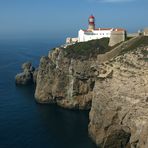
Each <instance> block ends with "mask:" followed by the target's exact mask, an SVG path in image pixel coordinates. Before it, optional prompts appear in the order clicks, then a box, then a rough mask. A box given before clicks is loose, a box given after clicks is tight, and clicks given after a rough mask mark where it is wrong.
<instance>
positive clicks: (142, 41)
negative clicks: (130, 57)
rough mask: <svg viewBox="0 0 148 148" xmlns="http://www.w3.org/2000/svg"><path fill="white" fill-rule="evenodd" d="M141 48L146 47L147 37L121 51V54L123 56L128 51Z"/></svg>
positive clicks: (147, 43) (147, 44)
mask: <svg viewBox="0 0 148 148" xmlns="http://www.w3.org/2000/svg"><path fill="white" fill-rule="evenodd" d="M142 46H148V37H147V36H142V37H141V38H140V39H139V40H138V41H137V42H135V43H134V44H132V45H131V46H130V47H128V48H126V49H125V50H124V51H122V52H121V54H124V53H126V52H128V51H132V50H136V49H137V48H138V47H142Z"/></svg>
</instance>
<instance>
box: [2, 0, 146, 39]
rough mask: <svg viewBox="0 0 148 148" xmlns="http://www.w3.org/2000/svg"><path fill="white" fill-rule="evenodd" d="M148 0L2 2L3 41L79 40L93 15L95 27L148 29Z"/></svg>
mask: <svg viewBox="0 0 148 148" xmlns="http://www.w3.org/2000/svg"><path fill="white" fill-rule="evenodd" d="M147 6H148V0H0V38H17V37H19V38H20V37H22V38H23V37H24V38H25V37H26V38H27V37H33V38H37V37H40V38H44V37H50V38H54V39H56V38H57V39H58V38H62V37H66V36H72V37H75V36H77V32H78V30H79V29H81V28H82V29H86V28H87V27H88V17H89V15H91V14H93V15H94V16H95V19H96V27H98V28H99V27H113V28H116V27H120V28H125V29H126V30H127V31H128V32H135V31H138V29H141V28H144V27H147V26H148V19H147V15H148V9H147Z"/></svg>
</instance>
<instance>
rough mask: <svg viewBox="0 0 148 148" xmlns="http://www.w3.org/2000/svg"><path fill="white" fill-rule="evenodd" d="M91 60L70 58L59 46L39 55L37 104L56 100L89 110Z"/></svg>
mask: <svg viewBox="0 0 148 148" xmlns="http://www.w3.org/2000/svg"><path fill="white" fill-rule="evenodd" d="M94 63H95V61H94V60H91V59H89V60H83V59H71V58H67V57H66V56H65V55H64V52H63V49H62V48H56V49H54V51H52V52H50V53H49V55H48V57H42V58H41V60H40V66H39V71H38V76H37V86H36V92H35V97H36V100H37V101H38V102H40V103H57V104H58V105H60V106H62V107H65V108H73V109H90V107H91V99H92V91H93V88H94V85H95V80H94V67H93V65H94Z"/></svg>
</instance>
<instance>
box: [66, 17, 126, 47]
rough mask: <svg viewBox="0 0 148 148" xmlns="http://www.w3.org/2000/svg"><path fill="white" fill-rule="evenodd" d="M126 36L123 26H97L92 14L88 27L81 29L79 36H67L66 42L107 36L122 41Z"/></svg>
mask: <svg viewBox="0 0 148 148" xmlns="http://www.w3.org/2000/svg"><path fill="white" fill-rule="evenodd" d="M125 36H126V31H125V30H124V29H122V28H96V26H95V17H94V16H93V15H91V16H90V17H89V19H88V29H80V30H79V31H78V37H77V38H67V39H66V43H67V44H71V43H72V44H73V43H76V42H87V41H90V40H95V39H101V38H106V37H107V38H110V39H111V38H113V40H114V38H117V39H118V40H119V41H118V42H121V41H124V40H125ZM117 39H116V40H117ZM115 43H116V42H115ZM115 43H113V44H115ZM113 44H111V45H113Z"/></svg>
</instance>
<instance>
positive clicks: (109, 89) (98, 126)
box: [89, 46, 148, 148]
mask: <svg viewBox="0 0 148 148" xmlns="http://www.w3.org/2000/svg"><path fill="white" fill-rule="evenodd" d="M101 71H102V72H101ZM103 72H105V73H103ZM108 73H110V76H109V77H108ZM89 133H90V135H91V137H92V139H93V140H94V141H95V143H97V145H100V146H101V147H104V148H125V147H131V148H148V46H143V47H138V48H136V49H135V50H134V51H128V52H126V53H124V54H121V55H119V56H117V57H115V58H113V59H112V60H110V61H108V62H106V63H103V64H102V65H100V74H99V76H98V79H97V81H96V82H95V87H94V91H93V99H92V107H91V111H90V124H89Z"/></svg>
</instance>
